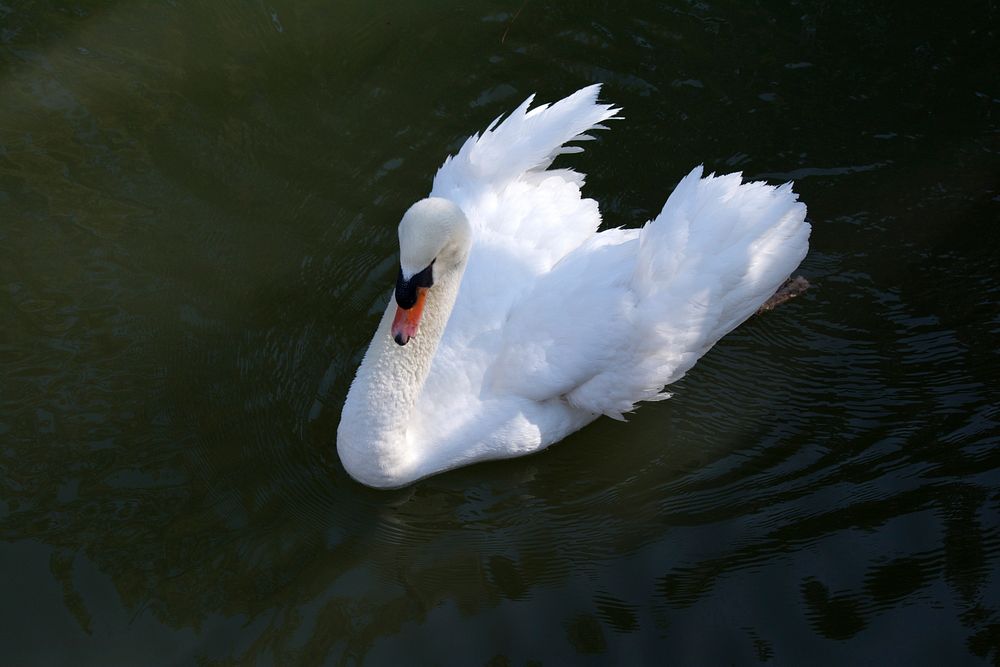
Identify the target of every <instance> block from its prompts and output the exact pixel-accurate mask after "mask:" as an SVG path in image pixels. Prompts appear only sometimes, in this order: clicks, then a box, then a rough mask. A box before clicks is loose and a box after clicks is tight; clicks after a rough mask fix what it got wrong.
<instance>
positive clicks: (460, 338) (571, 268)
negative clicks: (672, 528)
mask: <svg viewBox="0 0 1000 667" xmlns="http://www.w3.org/2000/svg"><path fill="white" fill-rule="evenodd" d="M598 92H599V86H590V87H588V88H584V89H582V90H580V91H578V92H576V93H574V94H573V95H571V96H569V97H567V98H566V99H564V100H561V101H559V102H556V103H555V104H552V105H551V106H548V105H542V106H539V107H536V108H534V109H531V110H530V111H529V108H528V107H529V105H530V103H531V100H532V98H530V97H529V98H528V99H527V100H525V102H524V103H523V104H522V105H521V106H519V107H518V108H517V109H516V110H515V111H514V112H513V113H512V114H511V115H510V116H508V117H507V118H506V119H505V120H504V121H503V122H499V121H500V119H499V118H498V119H497V120H495V121H494V122H493V123H492V124H491V125H490V126H489V128H487V130H486V131H485V132H484V133H483V134H482V135H481V136H479V135H475V136H473V137H470V138H469V140H468V141H466V142H465V145H464V146H463V147H462V149H461V150H460V151H459V152H458V154H457V155H456V156H454V157H449V158H448V159H447V160H445V162H444V165H442V167H441V169H440V170H439V171H438V173H437V175H436V176H435V178H434V185H433V188H432V190H431V195H430V197H429V198H428V199H423V200H421V201H418V202H417V203H416V204H414V205H413V206H412V207H410V209H409V210H408V211H407V212H406V214H405V215H404V216H403V219H402V221H401V222H400V223H399V247H400V273H399V280H398V281H397V283H396V290H395V301H396V303H392V301H391V300H390V303H389V306H388V307H387V308H386V311H385V315H383V317H382V321H381V323H380V324H379V327H378V330H377V331H376V332H375V337H374V339H373V340H372V342H371V345H370V347H369V348H368V352H367V353H366V354H365V357H364V361H362V363H361V367H360V368H359V369H358V373H357V377H356V378H355V380H354V383H353V384H352V385H351V389H350V391H349V393H348V395H347V400H346V403H345V405H344V410H343V414H342V415H341V420H340V426H339V427H338V430H337V451H338V453H339V455H340V459H341V461H342V462H343V464H344V467H345V468H346V470H347V472H348V473H349V474H350V475H351V476H352V477H354V478H355V479H356V480H358V481H359V482H361V483H363V484H367V485H369V486H373V487H380V488H392V487H398V486H403V485H405V484H409V483H410V482H413V481H415V480H417V479H420V478H422V477H426V476H428V475H432V474H435V473H438V472H441V471H443V470H448V469H450V468H455V467H458V466H462V465H466V464H469V463H474V462H476V461H485V460H489V459H501V458H508V457H513V456H520V455H523V454H529V453H531V452H536V451H539V450H541V449H544V448H545V447H547V446H549V445H551V444H552V443H554V442H557V441H559V440H561V439H562V438H564V437H565V436H567V435H568V434H570V433H572V432H573V431H575V430H577V429H579V428H581V427H582V426H584V425H585V424H587V423H589V422H591V421H592V420H594V419H596V418H597V417H598V416H600V415H602V414H604V415H608V416H610V417H614V418H617V419H621V418H622V414H623V413H625V412H628V411H630V410H632V409H633V408H634V407H635V403H637V402H639V401H651V400H659V399H663V398H667V397H668V394H665V393H663V387H664V386H665V385H668V384H670V383H671V382H675V381H676V380H678V379H680V378H681V376H683V375H684V373H685V372H687V370H688V369H690V368H691V367H692V366H693V365H694V363H695V361H696V360H697V359H698V358H699V357H701V355H703V354H705V352H707V351H708V349H709V348H710V347H712V345H714V344H715V342H716V341H718V340H719V339H720V338H721V337H722V336H724V335H725V334H726V333H728V332H729V331H731V330H732V329H733V328H734V327H736V326H737V325H739V324H740V323H741V322H743V321H744V320H745V319H747V318H748V317H749V316H750V315H751V314H753V312H754V311H755V310H756V309H757V308H758V306H760V305H761V304H762V303H764V301H765V300H767V298H768V297H770V296H771V295H772V294H773V293H774V292H775V290H776V289H777V288H778V287H779V286H780V285H781V284H782V281H784V280H785V278H787V277H788V275H789V274H790V273H791V272H792V271H793V270H794V269H795V267H796V266H797V265H798V264H799V262H800V261H801V260H802V258H803V257H804V256H805V254H806V250H807V249H808V238H809V225H808V224H807V223H806V222H805V215H806V208H805V206H804V205H803V204H801V203H798V202H797V197H796V195H795V193H794V192H792V187H791V184H790V183H787V184H785V185H782V186H780V187H772V186H769V185H766V184H764V183H742V179H741V176H740V174H729V175H727V176H708V177H707V178H702V169H701V167H698V168H696V169H694V170H693V171H692V172H691V173H690V174H688V175H687V176H686V177H685V178H683V179H682V180H681V181H680V183H679V184H678V185H677V187H676V188H675V189H674V191H673V193H672V194H671V195H670V197H669V199H668V200H667V203H666V204H665V205H664V207H663V210H662V212H661V213H660V214H659V215H658V216H657V217H656V219H655V220H653V221H652V222H650V223H647V224H646V225H645V226H644V227H643V228H642V229H609V230H606V231H603V232H600V233H598V231H597V228H598V226H599V225H600V222H601V216H600V213H599V211H598V208H597V204H596V202H594V201H593V200H591V199H583V198H581V196H580V186H581V185H582V184H583V176H582V175H581V174H578V173H576V172H574V171H571V170H569V169H548V167H549V165H550V164H551V162H552V160H553V158H554V157H555V156H556V155H558V154H560V153H570V152H579V151H581V150H582V149H581V148H579V147H566V146H565V145H564V144H566V143H567V142H570V141H574V140H582V139H589V138H590V137H588V136H587V135H586V134H584V133H585V132H587V131H589V130H594V129H606V128H604V127H603V126H602V125H600V123H601V122H603V121H606V120H608V119H612V118H614V117H615V114H616V113H617V112H618V111H619V110H618V109H615V108H612V107H611V106H609V105H606V104H599V103H598V102H597V94H598Z"/></svg>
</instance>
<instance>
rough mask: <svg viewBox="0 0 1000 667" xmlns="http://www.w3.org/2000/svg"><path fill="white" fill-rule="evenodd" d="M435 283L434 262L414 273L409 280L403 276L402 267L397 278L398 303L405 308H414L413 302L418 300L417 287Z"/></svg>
mask: <svg viewBox="0 0 1000 667" xmlns="http://www.w3.org/2000/svg"><path fill="white" fill-rule="evenodd" d="M433 284H434V262H431V263H430V266H428V267H427V268H426V269H424V270H423V271H420V272H419V273H415V274H413V276H411V277H410V279H409V280H406V279H405V278H403V269H402V268H400V269H399V277H398V278H396V303H397V304H398V305H399V307H400V308H402V309H404V310H407V309H409V308H413V304H415V303H416V302H417V288H418V287H424V288H427V287H430V286H432V285H433Z"/></svg>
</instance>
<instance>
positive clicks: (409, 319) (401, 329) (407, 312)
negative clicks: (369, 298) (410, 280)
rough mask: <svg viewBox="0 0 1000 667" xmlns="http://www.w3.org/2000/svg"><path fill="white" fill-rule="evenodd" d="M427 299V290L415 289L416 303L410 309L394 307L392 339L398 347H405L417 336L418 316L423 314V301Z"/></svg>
mask: <svg viewBox="0 0 1000 667" xmlns="http://www.w3.org/2000/svg"><path fill="white" fill-rule="evenodd" d="M426 298H427V288H426V287H418V288H417V301H416V303H414V304H413V307H412V308H399V307H398V306H397V307H396V317H394V318H393V319H392V339H393V340H394V341H396V342H397V343H399V344H400V345H406V344H407V343H408V342H409V340H410V339H411V338H413V337H414V336H416V335H417V327H418V326H419V325H420V316H421V315H422V314H423V312H424V299H426Z"/></svg>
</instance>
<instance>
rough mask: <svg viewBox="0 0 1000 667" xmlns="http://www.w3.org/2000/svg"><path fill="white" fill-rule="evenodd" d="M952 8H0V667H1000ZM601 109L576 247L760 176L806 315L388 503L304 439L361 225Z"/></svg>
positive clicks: (350, 368) (978, 304) (990, 59)
mask: <svg viewBox="0 0 1000 667" xmlns="http://www.w3.org/2000/svg"><path fill="white" fill-rule="evenodd" d="M996 19H997V10H996V7H995V5H994V4H992V3H968V4H965V5H961V6H959V5H955V6H950V7H948V8H946V9H942V8H933V9H932V8H928V7H922V6H919V5H915V4H913V3H907V4H903V3H890V4H888V5H885V6H882V5H879V6H874V5H871V3H860V2H858V3H848V2H845V3H826V2H776V1H771V0H768V1H767V2H760V3H754V4H747V3H741V2H730V1H728V0H727V1H724V2H719V3H702V2H690V3H685V2H679V1H673V0H672V1H670V2H666V3H663V2H635V3H628V4H626V5H621V4H620V3H602V2H591V3H562V4H556V3H545V2H541V1H538V0H528V1H527V2H523V3H518V2H509V3H497V2H476V3H461V4H459V3H443V2H441V3H427V4H425V5H417V4H416V3H412V4H411V3H394V4H386V3H383V4H381V5H380V6H378V7H375V6H372V5H371V4H370V3H361V2H355V3H327V2H319V1H314V2H281V1H275V2H272V1H270V0H269V2H266V3H265V2H218V3H191V2H181V1H179V0H178V1H176V2H169V1H168V2H135V3H114V2H87V3H83V2H80V3H73V2H35V3H17V2H14V3H11V2H10V0H6V2H5V3H3V4H0V318H2V319H0V378H2V380H0V381H2V385H0V404H2V408H0V571H2V572H3V573H4V576H3V578H2V579H0V655H3V656H4V662H7V663H9V664H25V665H28V664H78V665H86V664H100V665H108V664H193V663H198V664H229V663H235V662H241V663H243V662H245V663H251V664H296V663H299V664H320V663H329V664H340V663H346V664H360V663H365V664H403V663H438V664H461V665H470V664H491V665H507V664H510V665H525V664H538V663H542V664H589V663H593V664H639V663H643V662H644V663H663V662H673V663H676V664H721V663H739V664H746V663H752V662H756V661H763V662H767V661H771V662H774V663H779V664H802V663H805V662H807V661H808V662H817V661H818V662H820V663H829V664H845V663H851V662H882V661H887V660H893V661H896V662H899V663H902V664H908V663H913V662H917V663H925V664H933V663H940V662H942V661H944V660H949V661H950V662H951V663H954V662H962V663H973V664H975V663H979V662H986V663H988V662H990V661H992V662H994V663H997V662H1000V577H998V573H997V564H998V557H1000V472H998V466H1000V455H998V452H1000V449H998V448H997V445H998V440H1000V437H998V433H1000V426H998V422H1000V414H998V412H1000V410H998V405H997V398H996V397H997V395H998V393H997V390H998V384H1000V382H998V377H1000V358H998V352H997V333H998V331H1000V309H998V306H997V304H998V301H1000V258H998V254H997V247H998V236H1000V232H998V231H997V220H998V215H997V212H998V206H1000V204H998V192H997V184H998V182H1000V179H998V174H1000V169H998V167H1000V160H998V152H1000V147H998V143H997V129H998V126H997V109H998V106H997V105H998V102H1000V91H998V89H997V78H996V60H995V54H996V30H997V22H996ZM594 81H603V82H605V84H606V86H605V92H604V95H603V96H604V98H605V99H607V100H610V101H613V102H615V103H617V104H621V105H623V106H624V108H625V117H626V120H625V121H619V122H615V123H614V127H613V129H612V132H610V133H605V134H603V135H602V136H601V137H600V139H599V140H598V141H597V142H593V143H592V144H589V145H588V152H587V153H585V154H583V155H578V156H572V159H571V161H570V162H571V163H572V164H573V165H574V166H576V167H578V168H579V169H581V170H583V171H585V172H586V173H587V174H588V175H589V177H588V185H587V192H588V194H589V195H590V196H593V197H595V198H597V199H598V200H599V201H600V203H601V206H602V209H603V210H604V211H605V219H606V221H607V222H608V224H613V225H620V224H624V225H629V226H636V225H639V224H641V223H642V222H644V221H645V220H646V219H648V218H649V217H650V216H651V215H653V214H655V212H656V211H657V210H658V209H659V207H660V206H661V204H662V202H663V200H664V199H665V197H666V195H667V194H668V192H669V190H670V188H671V187H672V186H673V184H674V183H675V182H676V181H677V179H678V178H679V177H680V176H682V175H683V174H684V173H686V172H687V171H688V170H689V169H690V168H691V167H692V166H693V165H695V164H698V163H704V164H705V165H706V167H707V168H708V169H709V170H717V171H732V170H736V169H739V170H742V171H743V172H744V173H745V174H747V175H748V176H751V177H757V178H761V177H763V178H767V179H770V180H772V181H774V182H778V181H782V180H786V179H789V178H794V179H795V180H796V183H797V185H796V189H797V191H798V192H799V193H800V194H801V197H802V199H803V201H805V202H806V203H807V204H808V205H809V211H810V214H809V218H810V220H811V222H812V224H813V236H812V251H811V252H810V254H809V256H808V257H807V258H806V260H805V262H804V264H803V266H802V269H801V272H802V273H803V274H804V275H806V276H807V277H808V278H809V279H810V280H811V281H812V282H813V283H814V285H815V287H814V288H813V289H812V290H811V291H810V292H808V293H807V294H806V295H805V296H804V297H802V298H800V299H798V300H796V301H794V302H791V303H789V304H787V305H785V306H783V307H781V308H779V309H778V310H777V311H775V312H772V313H769V314H767V315H764V316H761V317H758V318H756V319H754V320H752V321H750V322H748V323H747V324H746V325H744V326H743V327H741V328H740V329H738V330H737V331H736V332H734V333H733V334H732V335H730V336H728V337H727V338H726V339H725V340H724V341H723V342H722V343H721V344H720V345H718V346H717V347H716V348H715V349H714V350H713V351H712V352H711V353H710V354H709V355H707V356H706V357H705V358H704V359H703V360H702V361H701V362H700V363H699V365H698V366H697V367H696V368H695V370H694V371H693V372H692V373H690V374H689V376H688V377H687V378H685V379H684V380H683V381H682V382H681V383H679V384H677V385H675V386H674V391H675V397H674V398H673V399H672V400H670V401H666V402H663V403H658V404H650V405H645V406H643V407H642V408H641V409H640V410H639V411H638V412H637V413H636V414H635V415H634V416H633V417H632V418H631V420H630V421H629V423H627V424H619V423H616V422H611V421H610V420H602V421H599V422H597V423H595V424H594V425H592V426H591V427H588V428H587V429H585V430H584V431H582V432H580V433H578V434H576V435H574V436H572V437H570V438H569V439H568V440H567V441H565V442H564V443H562V444H560V445H558V446H556V447H554V448H552V449H550V450H548V451H547V452H545V453H543V454H540V455H538V456H534V457H529V458H526V459H519V460H513V461H508V462H502V463H490V464H484V465H478V466H474V467H471V468H467V469H463V470H459V471H455V472H452V473H448V474H445V475H440V476H437V477H434V478H431V479H429V480H426V481H424V482H421V483H419V484H417V485H414V486H412V487H409V488H406V489H403V490H400V491H394V492H375V491H370V490H368V489H365V488H363V487H360V486H359V485H357V484H355V483H354V482H352V481H351V480H350V479H349V478H347V476H346V475H345V473H344V471H343V469H342V468H341V467H340V463H339V461H338V459H337V457H336V454H335V451H334V442H335V435H336V425H337V422H338V419H339V413H340V406H341V405H342V402H343V399H344V396H345V394H346V391H347V387H348V384H349V382H350V379H351V377H352V375H353V372H354V369H355V368H356V366H357V364H358V362H359V360H360V355H361V354H362V352H363V351H364V349H365V346H366V345H367V343H368V340H369V338H370V335H371V332H372V331H373V329H374V327H375V324H376V321H377V319H378V316H379V313H380V311H381V307H382V304H383V303H384V301H383V300H384V299H385V296H386V294H387V292H388V290H389V288H390V287H391V285H392V282H393V280H394V277H395V270H396V265H395V261H396V259H395V252H396V247H395V225H396V223H397V222H398V219H399V216H400V214H401V212H402V211H403V210H405V208H406V207H407V206H408V205H409V204H410V203H411V202H412V201H414V200H415V199H417V198H419V197H421V196H423V195H424V194H425V193H426V192H427V190H428V188H429V184H430V179H431V176H432V175H433V172H434V170H435V168H436V167H437V166H438V165H439V164H440V162H441V160H442V159H443V158H444V156H445V155H446V154H447V153H448V152H452V151H454V150H455V149H456V148H457V147H458V146H459V145H460V143H461V141H462V140H463V139H464V138H465V137H466V136H467V135H468V134H470V133H472V132H474V131H476V130H478V129H481V128H482V127H484V126H485V125H486V124H487V123H488V122H489V121H490V120H492V119H493V118H494V117H495V116H497V115H498V114H500V113H502V112H504V111H505V110H509V109H511V108H513V106H515V105H516V104H517V103H518V102H520V101H521V100H522V99H523V98H524V97H526V96H527V95H528V94H530V93H532V92H538V93H539V98H540V100H542V101H551V100H554V99H557V98H558V97H561V96H563V95H565V94H568V93H570V92H572V91H573V90H575V89H577V88H578V87H581V86H583V85H585V84H588V83H591V82H594Z"/></svg>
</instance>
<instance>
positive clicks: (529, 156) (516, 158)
mask: <svg viewBox="0 0 1000 667" xmlns="http://www.w3.org/2000/svg"><path fill="white" fill-rule="evenodd" d="M600 90H601V86H600V84H595V85H592V86H587V87H586V88H582V89H580V90H578V91H576V92H575V93H573V94H572V95H570V96H569V97H566V98H564V99H562V100H560V101H558V102H555V103H553V104H551V105H550V104H541V105H538V106H536V107H535V108H534V109H531V108H530V106H531V102H532V101H533V100H534V95H531V96H530V97H528V99H526V100H525V101H524V102H522V103H521V105H520V106H519V107H517V108H516V109H515V110H514V111H513V112H511V114H510V115H509V116H507V117H506V118H503V119H502V120H501V118H502V117H498V118H496V119H495V120H494V121H493V122H492V123H490V125H489V126H488V127H487V128H486V130H485V131H483V133H482V134H475V135H473V136H471V137H469V138H468V140H466V142H465V144H464V145H463V146H462V148H461V149H460V150H459V151H458V153H457V154H456V155H455V156H449V157H448V158H447V159H446V160H445V162H444V164H443V165H442V166H441V168H440V169H439V170H438V172H437V175H435V177H434V186H433V188H432V194H433V195H434V196H440V197H449V198H452V199H461V198H462V197H463V196H467V194H468V193H467V192H464V190H467V189H468V188H469V187H470V185H472V184H480V185H488V186H489V187H490V188H492V189H494V190H495V189H497V187H498V186H500V187H502V186H503V185H504V184H507V183H510V182H511V181H514V180H516V179H518V178H519V177H521V176H522V175H524V174H525V173H527V172H530V171H544V170H545V169H547V168H548V166H549V165H550V164H552V161H553V160H554V159H555V158H556V156H558V155H560V154H562V153H579V152H581V151H583V148H582V147H580V146H567V145H566V144H568V143H570V142H573V141H586V140H588V139H593V137H592V136H590V135H588V134H587V133H588V132H590V131H592V130H600V129H606V128H605V127H604V126H603V125H602V124H601V123H603V122H604V121H607V120H612V119H615V118H617V116H616V114H617V113H618V112H619V111H620V109H618V108H615V107H613V106H612V105H610V104H600V103H598V101H597V95H598V94H599V93H600ZM570 178H571V179H572V180H576V181H577V182H582V180H581V179H580V178H579V177H578V176H577V175H573V176H571V177H570Z"/></svg>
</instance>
